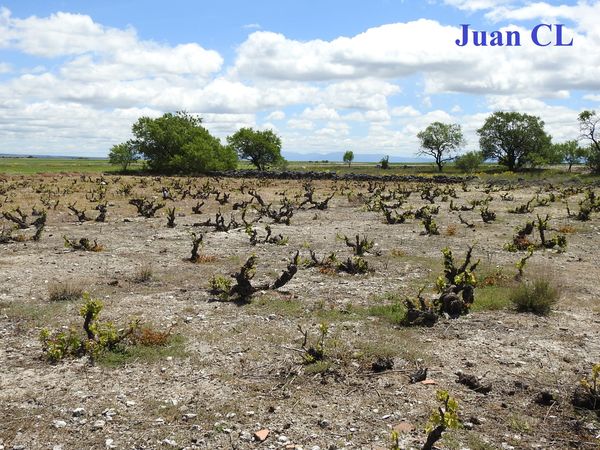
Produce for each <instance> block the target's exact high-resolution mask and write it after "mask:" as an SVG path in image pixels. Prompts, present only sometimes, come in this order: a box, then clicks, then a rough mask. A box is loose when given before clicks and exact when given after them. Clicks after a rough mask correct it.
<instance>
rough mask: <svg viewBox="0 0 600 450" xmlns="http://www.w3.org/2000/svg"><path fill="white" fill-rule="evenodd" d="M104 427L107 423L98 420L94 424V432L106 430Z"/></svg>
mask: <svg viewBox="0 0 600 450" xmlns="http://www.w3.org/2000/svg"><path fill="white" fill-rule="evenodd" d="M104 425H106V422H105V421H104V420H96V421H95V422H94V423H93V424H92V430H101V429H102V428H104Z"/></svg>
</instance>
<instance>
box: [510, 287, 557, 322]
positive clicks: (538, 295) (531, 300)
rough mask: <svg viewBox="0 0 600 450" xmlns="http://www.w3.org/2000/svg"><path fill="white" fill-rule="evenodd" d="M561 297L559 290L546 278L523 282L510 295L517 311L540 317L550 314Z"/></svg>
mask: <svg viewBox="0 0 600 450" xmlns="http://www.w3.org/2000/svg"><path fill="white" fill-rule="evenodd" d="M559 297H560V291H559V289H558V288H557V287H556V286H554V285H553V284H552V283H551V282H550V281H549V280H547V279H544V278H537V279H535V280H533V281H527V282H523V283H521V284H519V285H518V286H517V287H515V288H514V289H513V290H512V292H511V293H510V301H511V303H512V304H513V305H514V306H515V308H516V309H517V311H519V312H530V313H534V314H539V315H547V314H549V313H550V311H551V310H552V307H553V306H554V305H555V304H556V302H558V299H559Z"/></svg>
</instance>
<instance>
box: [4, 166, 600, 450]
mask: <svg viewBox="0 0 600 450" xmlns="http://www.w3.org/2000/svg"><path fill="white" fill-rule="evenodd" d="M305 182H306V180H303V181H300V180H269V179H260V180H256V179H243V180H242V179H231V178H222V179H218V178H193V179H188V178H164V177H163V178H153V177H92V178H90V177H87V176H86V177H82V176H76V175H58V176H29V177H20V176H14V177H5V178H4V179H2V180H1V181H0V194H1V195H0V199H1V200H0V203H2V206H1V210H2V211H3V212H11V211H14V210H15V209H16V208H17V207H20V209H21V211H23V212H24V213H26V214H27V215H28V217H27V218H26V219H25V224H24V226H27V225H30V224H31V223H32V222H33V221H34V220H35V219H36V217H38V216H32V215H31V211H32V208H35V209H36V210H39V211H41V210H46V211H47V223H46V226H45V228H44V230H43V233H42V236H41V239H40V240H39V241H33V240H31V237H32V236H33V233H34V232H35V227H34V226H29V227H28V228H23V229H21V230H14V231H9V230H10V228H11V227H13V225H15V223H14V222H13V221H11V220H9V219H7V218H5V219H3V226H4V230H5V231H4V232H3V236H4V239H3V240H4V243H2V244H0V283H1V284H0V342H1V346H0V449H2V450H3V449H7V450H8V449H49V448H52V449H59V448H60V449H64V450H66V449H83V448H86V449H87V448H89V449H101V448H125V449H151V448H189V449H192V448H200V449H229V448H231V449H247V448H248V449H249V448H273V449H275V448H277V449H280V448H283V449H300V448H303V449H323V450H324V449H341V448H356V449H390V448H394V447H393V445H394V443H393V442H392V439H391V438H392V435H393V434H395V433H393V432H394V431H395V432H396V433H397V436H398V440H397V448H402V449H405V448H406V449H408V448H421V446H422V445H423V444H424V443H425V440H426V437H427V434H426V432H425V427H426V425H427V423H428V421H429V419H430V416H431V415H432V413H433V412H435V411H436V410H437V408H438V406H439V402H438V401H437V400H436V391H438V390H445V391H448V392H449V394H450V395H451V396H452V397H453V398H455V399H456V400H457V402H458V406H459V409H458V418H459V420H460V424H461V425H460V427H459V428H458V429H448V430H447V431H446V432H445V433H444V434H443V438H442V439H441V440H440V441H439V442H438V443H437V444H436V445H437V448H440V449H442V448H443V449H467V448H468V449H472V450H475V449H496V448H500V449H511V448H514V449H524V448H539V449H561V448H583V449H585V448H590V449H593V448H598V447H599V445H600V422H599V419H598V415H597V414H596V413H595V412H593V411H590V410H588V409H584V408H576V407H574V406H573V405H572V401H571V400H572V396H573V392H574V391H575V390H576V389H577V388H578V386H579V385H580V380H581V379H583V378H589V377H590V376H591V370H592V366H593V364H594V363H599V362H600V285H599V284H598V282H597V281H598V279H600V268H599V267H598V264H597V259H598V258H597V257H598V253H597V252H598V248H599V245H600V213H598V212H592V214H591V219H590V220H588V221H580V220H577V219H576V218H575V217H573V215H575V214H576V213H577V212H578V210H579V206H578V203H579V202H581V201H582V200H584V199H585V197H586V195H588V194H586V190H585V186H583V185H582V184H578V183H569V184H562V185H549V184H547V183H542V182H537V183H529V184H525V183H522V184H520V185H518V184H512V185H511V184H507V183H496V184H493V185H488V184H486V183H482V182H479V181H478V180H472V181H470V182H469V183H468V184H465V185H460V184H436V185H432V186H431V190H432V192H433V189H435V188H436V187H437V188H439V189H440V191H439V192H438V194H439V195H437V196H434V198H433V202H434V203H430V201H429V200H427V199H424V198H422V195H421V194H422V193H423V192H424V190H423V189H424V187H425V186H426V184H425V183H416V182H415V183H401V182H387V183H377V182H373V181H371V182H367V181H343V180H318V181H314V182H313V183H312V187H313V188H314V194H313V201H314V202H315V203H318V202H320V201H323V200H325V199H326V198H327V197H329V196H330V195H332V194H333V197H332V198H331V200H330V201H329V203H328V205H327V208H326V209H323V210H320V209H317V208H314V207H313V204H311V203H306V204H304V205H303V206H302V207H300V204H301V203H302V202H303V201H304V200H305V199H306V197H305V196H304V195H305V192H306V188H305V187H303V183H305ZM163 188H164V189H165V191H164V192H165V194H166V196H167V197H169V196H170V197H172V198H173V199H174V200H171V199H166V200H164V203H165V204H166V206H165V207H164V208H162V209H160V210H158V212H157V213H156V216H155V217H153V218H144V217H140V216H138V214H137V211H136V208H135V207H134V206H133V205H131V204H129V200H131V199H132V198H142V197H146V198H148V199H151V198H155V200H156V202H163ZM252 189H255V190H256V192H258V193H259V195H260V196H261V198H262V199H264V200H265V202H266V203H267V204H268V203H272V204H273V207H276V208H275V209H277V210H278V209H279V206H280V205H281V204H282V202H284V198H287V199H288V200H289V201H290V203H291V205H292V208H293V211H294V212H293V216H292V217H291V220H290V225H285V224H283V223H273V220H272V219H268V218H266V217H265V218H263V219H261V221H260V222H257V223H255V224H253V225H252V226H253V227H254V228H255V229H256V230H257V231H258V236H259V239H260V237H264V236H266V234H267V232H266V230H265V225H267V224H269V225H270V226H271V228H272V235H279V234H281V235H282V236H283V237H284V238H286V241H285V243H284V245H277V244H271V243H259V244H258V245H251V244H250V240H249V236H248V234H247V233H246V232H245V229H244V227H243V225H242V226H241V227H238V228H235V227H234V228H233V229H231V230H229V231H226V232H219V231H215V230H214V227H211V226H201V225H198V223H199V222H203V221H206V220H208V219H211V220H212V221H214V219H215V215H216V213H217V212H218V211H221V212H222V213H223V215H224V218H225V219H226V222H227V223H228V222H229V220H230V217H232V215H233V218H234V219H235V220H236V221H238V222H241V221H242V219H241V216H242V212H241V211H242V210H241V209H236V210H233V205H234V204H235V203H236V202H242V201H244V200H245V201H250V200H251V199H252V196H251V195H250V191H251V190H252ZM591 189H592V192H594V189H595V192H598V189H597V188H594V187H592V188H591ZM442 191H443V192H442ZM217 192H219V194H218V195H217ZM393 192H395V194H393ZM401 192H403V193H404V194H405V195H406V194H407V193H408V192H411V193H410V195H409V196H408V198H407V199H405V200H404V202H403V204H402V205H399V206H398V207H397V208H396V211H398V212H402V211H406V210H416V209H417V208H420V207H422V206H424V205H430V206H431V207H436V206H439V208H440V210H439V213H437V214H435V215H434V216H433V217H434V220H435V222H436V223H437V226H438V229H439V232H440V234H438V235H427V234H425V233H424V227H423V225H422V223H421V220H419V219H415V218H408V219H407V220H406V222H405V223H402V224H394V225H390V224H387V223H386V221H385V219H384V216H383V214H382V212H381V211H380V208H379V207H378V201H383V202H384V203H386V204H388V205H392V204H394V203H395V202H398V198H400V197H401ZM223 194H230V197H229V199H228V202H223V200H222V198H223ZM454 195H455V198H454V197H453V196H454ZM205 196H206V198H202V197H205ZM388 196H391V197H390V198H388ZM194 197H195V198H194ZM488 197H491V198H488ZM217 198H218V199H221V202H223V204H220V202H219V201H218V200H217ZM486 199H487V203H488V207H489V210H490V211H494V212H496V214H497V218H496V220H495V221H493V222H491V223H484V222H483V221H482V218H481V216H480V206H477V207H475V208H474V209H473V210H470V211H467V210H464V211H460V209H461V206H464V207H465V208H464V209H467V207H469V205H470V204H471V202H473V201H475V202H477V201H482V200H486ZM532 199H535V200H532ZM529 200H532V202H531V204H530V206H531V207H532V208H533V210H532V211H531V212H528V213H525V214H515V213H511V212H509V211H510V210H512V209H514V208H516V207H518V206H520V205H524V204H526V203H527V202H528V201H529ZM56 201H58V205H56V206H55V204H56ZM450 201H452V203H451V202H450ZM103 202H106V204H107V210H108V212H107V216H106V221H105V222H96V221H94V220H93V219H94V218H96V216H97V215H98V211H97V210H95V207H96V205H97V204H98V203H103ZM199 202H204V205H203V206H202V207H201V213H200V214H194V213H193V212H192V207H194V206H196V205H197V204H198V203H199ZM567 204H568V206H569V211H570V212H571V215H572V216H571V217H570V216H569V214H568V212H567ZM69 205H74V206H73V208H72V209H71V210H69V209H68V206H69ZM255 205H256V206H259V205H258V202H257V201H256V200H254V201H253V202H252V203H251V204H250V205H249V206H248V207H247V213H246V216H245V217H244V218H245V219H246V220H251V219H253V218H256V217H257V213H256V209H255V208H254V206H255ZM172 207H174V208H175V227H173V228H169V227H167V217H166V216H167V209H168V208H172ZM73 209H75V210H79V211H81V210H83V211H85V215H86V217H88V218H90V219H92V220H89V221H87V220H83V221H79V220H78V218H77V217H76V215H75V213H74V211H73ZM456 209H459V210H456ZM459 215H460V218H459ZM537 215H539V216H540V217H541V218H542V219H543V218H545V217H546V215H549V217H550V219H549V223H548V225H549V226H548V230H547V237H554V236H557V235H564V236H565V237H566V241H567V247H566V250H565V251H557V250H556V249H546V250H544V249H538V250H536V251H535V252H534V253H533V256H532V257H531V258H530V259H529V260H528V261H527V265H526V266H525V269H524V274H525V275H524V279H523V281H521V283H523V282H527V281H528V280H530V279H535V278H545V279H547V280H549V281H550V282H551V284H553V285H555V286H556V287H557V289H559V291H560V300H559V301H558V303H557V304H556V305H554V307H553V311H552V312H551V313H550V314H549V315H547V316H542V315H535V314H530V313H519V312H516V311H515V310H514V307H513V306H512V304H511V303H510V301H509V300H508V298H509V296H510V293H511V292H512V291H514V290H515V289H516V288H517V285H518V282H517V281H515V279H514V278H515V275H516V273H517V269H516V268H515V263H516V262H517V261H518V260H519V259H520V258H522V257H523V256H525V255H526V254H527V252H526V251H519V252H516V253H513V252H509V251H507V250H505V248H504V247H505V244H507V243H510V242H512V240H513V236H514V234H515V228H516V227H521V226H523V225H524V224H525V223H526V222H527V221H528V220H534V219H536V218H537ZM461 219H462V220H461ZM461 222H463V223H461ZM192 233H196V236H199V235H201V234H202V235H203V242H202V246H201V247H200V255H201V258H200V260H199V261H198V262H196V263H193V262H190V261H189V258H190V252H191V247H192ZM356 234H359V235H360V236H361V237H362V236H368V238H369V239H370V240H372V241H374V244H375V245H374V247H373V248H371V249H370V250H369V251H368V252H367V253H366V254H365V256H364V260H365V261H366V262H367V263H368V265H369V268H370V269H371V271H370V272H368V273H366V274H358V275H350V274H348V273H344V272H339V271H337V270H336V269H335V267H321V268H319V267H308V266H309V264H308V261H309V260H310V251H311V250H312V251H314V252H315V254H316V255H317V257H318V258H319V259H322V258H324V257H325V256H327V255H328V254H330V253H332V252H334V253H335V254H336V256H337V259H338V261H345V260H346V259H347V258H348V257H351V256H352V249H351V248H349V247H347V246H346V245H345V243H344V241H343V239H342V237H343V236H347V237H349V238H351V239H354V237H355V235H356ZM9 235H10V237H7V236H9ZM64 237H67V239H69V240H75V241H78V240H79V239H80V238H82V237H87V238H89V239H90V240H91V242H93V241H94V240H96V241H97V243H98V244H99V246H101V248H97V249H96V250H101V251H80V250H74V249H72V248H68V247H65V245H64V244H65V240H64ZM530 239H531V240H532V242H533V243H535V244H537V243H539V236H538V233H537V232H534V233H533V234H532V235H531V236H530ZM469 246H473V257H474V258H475V259H480V260H481V262H480V265H479V266H478V268H477V269H476V271H475V273H476V275H477V278H478V284H477V287H476V289H475V303H474V305H473V307H472V310H471V312H470V313H469V314H467V315H464V316H461V317H460V318H458V319H450V318H446V317H441V318H440V320H439V321H438V322H437V323H436V324H435V326H433V327H407V326H403V325H401V324H399V323H397V320H395V319H396V318H397V316H401V315H402V313H403V299H404V298H405V297H406V298H411V299H416V297H417V294H418V292H419V290H420V289H421V288H423V287H424V290H423V296H424V297H425V298H426V299H428V300H431V299H433V298H435V297H437V295H438V294H437V293H436V292H437V291H436V288H435V282H436V278H437V277H438V276H439V275H440V274H442V273H443V266H442V253H441V250H442V249H443V248H445V247H448V248H450V249H451V250H452V251H453V253H454V256H455V258H456V260H458V262H462V258H463V257H464V255H465V253H466V251H467V249H468V247H469ZM296 251H299V258H300V264H299V268H298V271H297V272H296V273H295V275H294V277H293V278H292V279H291V281H289V282H288V283H287V284H285V285H284V286H283V287H281V288H279V289H267V288H264V289H260V290H258V291H257V292H256V293H255V294H254V295H253V296H252V297H251V299H249V300H248V301H245V302H240V301H235V299H231V301H223V300H224V299H223V298H217V296H216V295H214V294H211V293H210V289H209V281H210V280H211V278H212V277H213V276H215V275H223V276H226V277H229V275H230V274H233V273H234V272H236V271H238V270H239V268H240V267H241V266H242V264H244V262H245V261H246V260H247V258H248V257H249V256H250V255H252V254H254V255H256V257H257V265H256V275H255V277H254V279H253V280H252V283H253V284H254V285H261V284H264V285H265V286H266V285H267V284H269V283H271V284H272V282H273V281H274V280H275V279H276V278H277V277H278V276H279V274H280V273H281V272H282V271H283V270H285V269H286V267H287V266H288V264H289V263H290V261H291V259H292V257H293V256H294V254H295V253H296ZM143 275H145V276H143ZM65 284H70V285H71V286H74V287H75V288H77V289H75V290H83V291H87V292H89V293H90V295H91V297H92V298H96V299H99V300H101V301H102V303H103V305H104V309H103V310H102V312H101V318H102V319H103V320H110V321H112V322H113V323H114V324H116V326H117V327H126V325H127V324H128V323H129V322H130V321H131V320H132V319H138V320H139V322H140V323H141V324H143V325H144V326H146V327H149V328H150V329H152V330H155V331H157V332H165V333H167V334H168V339H167V342H166V344H165V345H161V346H154V347H151V346H144V345H140V344H139V343H138V344H136V345H132V346H129V347H127V348H125V349H124V348H121V349H120V351H119V352H105V353H102V354H100V355H99V356H98V357H97V358H95V361H90V359H89V357H87V356H84V357H81V358H73V357H67V358H64V359H62V360H60V361H57V362H51V361H49V360H48V357H47V355H46V354H44V352H43V349H42V345H41V343H40V339H39V335H40V331H41V330H42V329H43V328H47V329H49V330H57V329H58V330H60V329H65V328H64V327H68V326H73V327H75V328H76V329H77V330H78V332H80V333H83V328H82V318H81V317H79V310H80V308H81V305H82V304H83V300H82V299H80V298H78V299H74V300H52V299H51V296H52V293H53V292H55V291H56V290H57V289H59V290H60V287H61V286H64V285H65ZM324 326H325V327H326V328H327V333H326V334H325V336H324V337H323V358H322V360H320V361H316V362H313V363H308V362H307V360H306V359H307V352H306V349H307V348H309V347H310V346H312V347H316V346H317V342H318V339H319V336H320V330H322V329H323V327H324ZM61 327H62V328H61ZM304 333H306V338H307V339H306V343H303V341H304ZM303 344H305V345H304V346H303ZM383 362H385V363H386V364H387V367H383V368H381V367H378V364H379V365H381V364H382V363H383ZM374 363H375V366H374ZM386 364H384V365H386ZM425 368H427V376H426V379H425V380H424V381H419V382H415V383H411V376H412V375H414V374H415V372H417V371H418V369H425ZM465 375H472V376H473V377H474V378H473V379H474V380H475V381H477V382H479V383H480V385H482V386H483V387H484V388H486V389H483V390H484V391H487V390H488V389H489V392H486V393H483V392H481V390H482V389H480V390H479V391H477V390H473V389H470V388H469V387H468V386H466V385H465V384H462V383H459V382H457V380H459V379H462V378H464V376H465Z"/></svg>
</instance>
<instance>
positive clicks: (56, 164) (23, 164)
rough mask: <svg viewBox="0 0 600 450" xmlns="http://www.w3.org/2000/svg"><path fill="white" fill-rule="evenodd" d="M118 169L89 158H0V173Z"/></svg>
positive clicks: (140, 166) (136, 166)
mask: <svg viewBox="0 0 600 450" xmlns="http://www.w3.org/2000/svg"><path fill="white" fill-rule="evenodd" d="M141 168H142V164H141V163H137V164H134V165H132V166H131V170H139V169H141ZM118 170H119V168H118V167H117V166H113V165H111V164H109V163H108V160H107V159H90V158H74V159H67V158H65V159H63V158H27V157H23V158H0V173H4V174H19V175H27V174H36V173H96V174H97V173H104V172H118Z"/></svg>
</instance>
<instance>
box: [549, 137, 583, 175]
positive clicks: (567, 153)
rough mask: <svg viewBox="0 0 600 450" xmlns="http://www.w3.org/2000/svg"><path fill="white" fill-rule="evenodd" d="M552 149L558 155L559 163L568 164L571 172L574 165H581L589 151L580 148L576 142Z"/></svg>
mask: <svg viewBox="0 0 600 450" xmlns="http://www.w3.org/2000/svg"><path fill="white" fill-rule="evenodd" d="M552 147H553V153H554V154H555V155H556V160H557V161H558V162H559V163H563V162H564V163H566V164H568V165H569V172H570V171H571V168H572V167H573V164H580V163H581V162H582V161H583V160H584V159H585V157H586V156H587V154H588V152H587V149H585V148H583V147H580V146H579V143H578V142H577V141H576V140H571V141H566V142H561V143H560V144H554V145H553V146H552Z"/></svg>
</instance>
